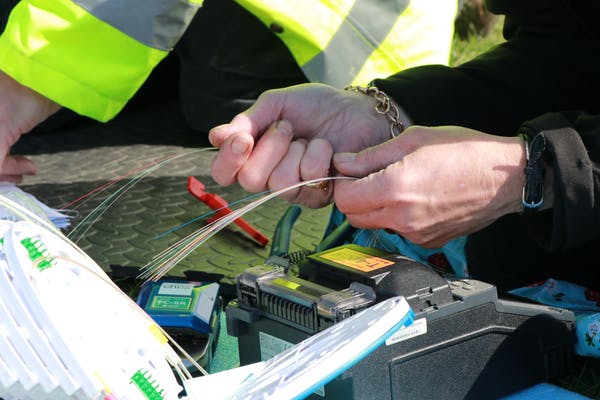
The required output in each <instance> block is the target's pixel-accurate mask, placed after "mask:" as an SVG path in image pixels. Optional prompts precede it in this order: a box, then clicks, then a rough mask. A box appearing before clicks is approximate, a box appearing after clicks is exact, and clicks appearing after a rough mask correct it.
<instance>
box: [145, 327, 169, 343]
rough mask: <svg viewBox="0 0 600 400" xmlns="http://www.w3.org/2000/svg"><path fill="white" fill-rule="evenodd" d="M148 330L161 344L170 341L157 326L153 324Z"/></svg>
mask: <svg viewBox="0 0 600 400" xmlns="http://www.w3.org/2000/svg"><path fill="white" fill-rule="evenodd" d="M148 329H149V330H150V332H151V333H152V335H154V337H155V338H156V339H157V340H158V341H159V342H160V343H167V342H168V341H169V339H167V337H166V336H165V335H164V334H163V333H162V331H161V329H160V326H158V325H157V324H151V325H150V327H149V328H148Z"/></svg>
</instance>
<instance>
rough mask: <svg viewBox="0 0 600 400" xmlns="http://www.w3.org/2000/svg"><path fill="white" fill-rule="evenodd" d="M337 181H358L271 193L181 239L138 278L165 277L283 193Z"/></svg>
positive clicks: (313, 181) (303, 184) (319, 179)
mask: <svg viewBox="0 0 600 400" xmlns="http://www.w3.org/2000/svg"><path fill="white" fill-rule="evenodd" d="M335 179H356V178H352V177H345V176H335V177H325V178H318V179H313V180H310V181H305V182H299V183H296V184H294V185H291V186H288V187H285V188H282V189H279V190H277V191H274V192H271V193H269V194H267V195H265V196H264V197H262V198H260V199H258V200H255V201H253V202H252V203H250V204H247V205H245V206H243V207H241V208H239V209H237V210H234V211H233V212H231V213H230V214H227V215H225V216H223V217H221V218H219V219H217V220H215V221H213V222H212V223H210V224H208V225H206V226H204V227H202V228H200V229H198V230H197V231H195V232H192V233H191V234H190V235H188V236H187V237H185V238H183V239H181V240H180V241H178V242H177V243H175V244H174V245H172V246H170V247H168V248H167V249H165V250H163V251H162V252H160V253H159V254H157V255H156V256H154V258H153V259H152V261H150V262H149V263H148V264H146V265H145V266H144V267H143V272H142V273H141V274H140V275H139V276H138V278H141V279H147V280H152V281H157V280H158V279H160V278H161V277H163V276H164V275H165V274H166V273H167V272H169V271H170V270H171V269H172V268H173V267H174V266H175V265H177V264H178V263H179V262H181V260H183V259H184V258H185V257H187V256H188V255H189V254H190V253H192V252H193V251H194V250H195V249H196V248H197V247H198V246H200V245H202V244H203V243H204V242H206V241H207V240H208V239H210V238H211V237H213V236H214V235H215V234H217V233H218V232H219V231H221V230H222V229H223V228H224V227H226V226H227V225H229V224H230V223H231V222H233V221H234V220H236V219H238V218H240V217H242V216H243V215H244V214H245V213H247V212H248V211H252V210H253V209H255V208H256V207H258V206H260V205H262V204H264V203H266V202H267V201H269V200H271V199H273V198H274V197H277V196H280V195H281V194H283V193H286V192H288V191H290V190H294V189H297V188H299V187H302V186H315V185H318V184H319V183H322V182H326V181H331V180H335Z"/></svg>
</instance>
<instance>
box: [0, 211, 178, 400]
mask: <svg viewBox="0 0 600 400" xmlns="http://www.w3.org/2000/svg"><path fill="white" fill-rule="evenodd" d="M182 365H183V364H182V362H181V359H180V358H179V356H178V355H177V354H176V353H175V351H174V350H173V349H172V348H171V346H170V345H169V343H168V341H167V338H166V337H165V336H164V335H163V334H162V333H161V331H160V328H159V327H158V326H157V325H156V324H155V323H154V322H153V321H152V319H150V318H149V317H148V316H147V315H146V314H145V313H144V312H143V310H141V309H140V308H139V307H138V306H137V305H136V304H135V302H133V301H131V299H129V297H128V296H127V295H126V294H124V293H123V292H122V291H121V290H120V289H119V288H118V287H116V286H115V285H114V283H113V282H112V281H111V280H110V278H109V277H108V276H107V275H106V274H105V273H104V272H103V271H102V269H101V268H100V267H99V266H98V265H96V264H95V263H94V262H93V261H92V260H91V259H90V258H89V257H87V256H86V255H85V253H83V252H82V251H81V250H79V249H78V248H77V247H76V246H74V245H73V244H72V243H70V242H68V241H67V240H66V239H65V238H64V236H62V235H61V234H60V233H59V232H58V231H52V230H50V229H47V228H45V227H43V226H40V225H38V224H34V223H32V222H26V221H18V222H13V221H8V220H0V398H3V399H4V400H11V399H36V400H38V399H53V400H54V399H105V400H109V399H140V400H142V399H177V398H178V393H179V392H180V391H181V390H182V388H181V386H180V385H179V384H178V382H177V379H176V377H175V375H174V373H173V369H175V370H178V367H180V366H182Z"/></svg>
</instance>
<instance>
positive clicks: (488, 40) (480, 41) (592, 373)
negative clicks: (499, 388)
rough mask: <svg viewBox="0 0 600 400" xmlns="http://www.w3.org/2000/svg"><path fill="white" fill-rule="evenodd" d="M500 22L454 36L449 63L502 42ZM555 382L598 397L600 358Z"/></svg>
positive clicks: (579, 363)
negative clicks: (480, 32)
mask: <svg viewBox="0 0 600 400" xmlns="http://www.w3.org/2000/svg"><path fill="white" fill-rule="evenodd" d="M502 22H503V20H502V19H498V20H496V21H495V23H494V27H493V28H492V29H491V30H490V32H489V34H488V35H486V36H484V37H481V36H479V35H477V34H474V33H473V34H470V35H469V37H468V38H467V39H465V40H462V39H460V38H458V37H455V39H454V41H453V43H452V54H451V57H450V65H451V66H457V65H460V64H462V63H464V62H466V61H469V60H470V59H472V58H474V57H475V56H477V55H478V54H481V53H483V52H485V51H486V50H488V49H490V48H492V47H494V46H495V45H497V44H499V43H502V42H503V41H504V38H503V37H502ZM557 384H558V385H560V386H562V387H564V388H566V389H568V390H571V391H574V392H577V393H580V394H582V395H584V396H587V397H590V398H593V399H600V360H599V359H592V358H584V357H576V360H575V368H574V371H573V373H572V374H571V375H569V376H567V377H565V378H564V379H562V380H561V381H560V382H558V383H557Z"/></svg>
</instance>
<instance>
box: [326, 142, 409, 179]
mask: <svg viewBox="0 0 600 400" xmlns="http://www.w3.org/2000/svg"><path fill="white" fill-rule="evenodd" d="M393 142H396V141H394V140H391V141H388V142H386V143H382V144H380V145H378V146H374V147H368V148H366V149H364V150H362V151H361V152H359V153H335V154H334V155H333V166H334V168H335V169H336V170H337V171H338V172H339V173H340V174H342V175H345V176H353V177H357V178H361V177H364V176H367V175H369V174H371V173H373V172H377V171H381V170H382V169H384V168H386V167H387V166H388V165H390V164H393V163H395V162H396V161H399V160H401V159H402V158H403V157H404V155H405V154H406V153H405V152H404V151H402V150H401V149H399V148H398V146H394V143H393Z"/></svg>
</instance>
